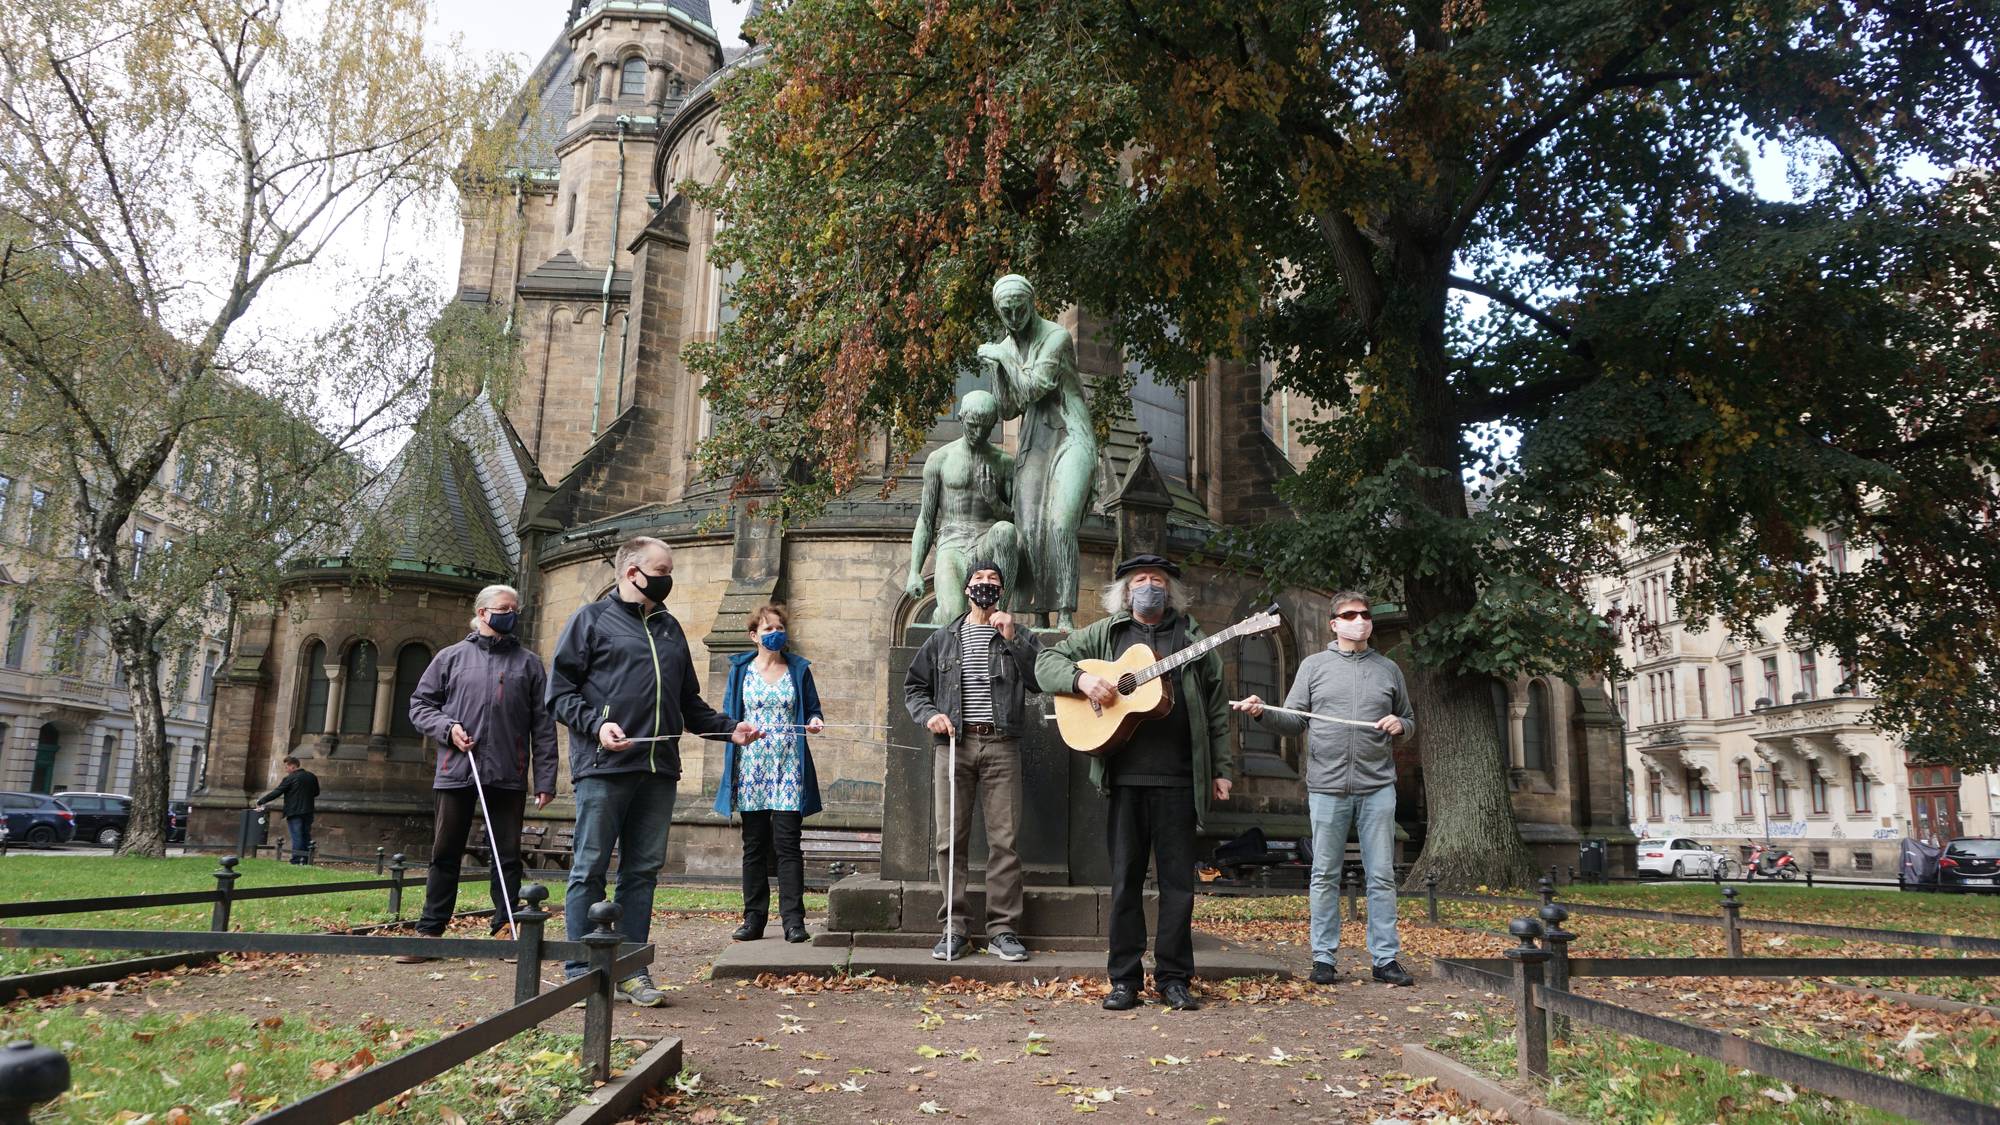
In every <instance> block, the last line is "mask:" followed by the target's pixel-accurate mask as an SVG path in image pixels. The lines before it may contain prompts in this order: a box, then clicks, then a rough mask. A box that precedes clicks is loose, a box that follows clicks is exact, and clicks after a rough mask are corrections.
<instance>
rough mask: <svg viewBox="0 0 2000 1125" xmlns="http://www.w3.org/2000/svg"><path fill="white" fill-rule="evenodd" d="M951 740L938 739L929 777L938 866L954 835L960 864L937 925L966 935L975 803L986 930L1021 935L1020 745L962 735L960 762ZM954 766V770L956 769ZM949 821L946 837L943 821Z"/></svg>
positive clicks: (1000, 737)
mask: <svg viewBox="0 0 2000 1125" xmlns="http://www.w3.org/2000/svg"><path fill="white" fill-rule="evenodd" d="M949 746H950V744H949V743H948V742H946V741H944V740H942V739H940V740H939V741H938V743H937V755H936V765H935V767H934V770H933V772H932V776H931V795H932V799H933V801H934V802H935V807H934V811H935V816H934V818H933V819H932V821H931V823H932V824H933V825H935V826H937V829H938V830H937V831H936V832H935V833H934V834H933V836H932V838H933V839H935V840H936V841H937V869H938V870H939V871H940V872H942V871H943V870H944V869H945V865H946V863H947V862H948V860H947V849H946V845H947V844H948V843H950V841H951V840H952V839H953V837H954V836H955V837H956V839H957V843H956V845H955V847H956V849H957V853H958V854H957V866H956V868H955V869H954V870H953V872H952V896H951V901H949V902H945V903H940V904H939V905H938V923H939V925H948V926H950V927H951V932H952V933H955V934H965V933H967V932H968V931H967V928H966V909H965V885H966V883H967V882H969V881H970V880H969V879H967V877H966V872H967V867H968V864H967V862H966V853H967V852H968V851H970V850H971V848H970V846H969V845H970V844H971V842H972V841H971V838H972V809H973V804H974V802H975V800H976V801H977V803H978V805H979V807H980V809H981V810H982V815H984V817H985V818H986V934H987V936H988V937H992V936H994V935H996V934H1005V933H1019V932H1020V930H1021V857H1020V854H1019V853H1018V852H1017V851H1016V850H1015V846H1014V841H1015V837H1016V835H1017V834H1018V833H1019V832H1020V829H1021V745H1020V741H1019V740H1018V739H1017V738H1015V737H1014V736H1013V735H992V734H985V735H981V734H974V735H963V736H961V737H960V738H959V740H958V760H957V761H956V762H952V761H951V760H950V758H951V754H950V752H949ZM954 767H956V768H954ZM954 785H955V786H957V788H958V822H957V823H956V824H952V820H951V810H950V806H949V803H948V802H949V801H950V800H951V789H950V788H948V787H949V786H954ZM948 824H949V825H951V827H952V830H953V832H952V835H947V834H946V832H945V828H944V826H945V825H948Z"/></svg>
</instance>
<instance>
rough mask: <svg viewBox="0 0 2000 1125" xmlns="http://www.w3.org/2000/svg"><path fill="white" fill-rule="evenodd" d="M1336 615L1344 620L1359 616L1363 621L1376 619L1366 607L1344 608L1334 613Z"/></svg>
mask: <svg viewBox="0 0 2000 1125" xmlns="http://www.w3.org/2000/svg"><path fill="white" fill-rule="evenodd" d="M1334 616H1335V617H1338V618H1340V619H1341V620H1342V621H1352V620H1354V619H1355V618H1357V617H1358V618H1360V619H1361V620H1363V621H1373V620H1375V615H1374V614H1372V613H1370V612H1368V611H1367V610H1365V609H1343V610H1341V611H1340V612H1339V613H1336V614H1334Z"/></svg>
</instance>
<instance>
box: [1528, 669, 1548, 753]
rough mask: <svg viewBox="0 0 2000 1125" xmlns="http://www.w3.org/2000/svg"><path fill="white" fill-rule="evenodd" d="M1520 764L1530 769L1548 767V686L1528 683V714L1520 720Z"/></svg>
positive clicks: (1537, 681) (1540, 682)
mask: <svg viewBox="0 0 2000 1125" xmlns="http://www.w3.org/2000/svg"><path fill="white" fill-rule="evenodd" d="M1521 764H1522V765H1524V766H1526V767H1527V768H1529V769H1531V770H1545V769H1548V768H1549V686H1548V685H1547V684H1545V683H1543V682H1542V681H1540V680H1535V681H1533V682H1531V683H1530V684H1529V685H1528V715H1527V718H1525V719H1523V720H1522V722H1521Z"/></svg>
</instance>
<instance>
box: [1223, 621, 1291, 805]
mask: <svg viewBox="0 0 2000 1125" xmlns="http://www.w3.org/2000/svg"><path fill="white" fill-rule="evenodd" d="M1236 652H1237V664H1236V697H1237V698H1239V699H1240V698H1242V697H1243V696H1246V695H1255V696H1257V697H1258V698H1259V699H1264V700H1269V701H1272V702H1276V701H1278V700H1282V699H1283V698H1284V697H1285V688H1284V674H1283V673H1284V670H1283V669H1282V668H1281V667H1279V663H1278V661H1279V657H1278V645H1277V642H1275V641H1273V640H1272V639H1271V638H1270V637H1269V636H1267V635H1258V636H1252V637H1245V638H1244V639H1243V640H1242V641H1240V642H1238V644H1237V650H1236ZM1234 725H1235V726H1236V728H1237V730H1239V731H1240V732H1241V736H1240V737H1241V739H1242V748H1243V757H1242V762H1243V775H1244V776H1245V777H1297V776H1298V774H1297V773H1296V772H1295V771H1293V769H1292V767H1291V766H1290V765H1289V764H1288V763H1287V762H1286V761H1285V758H1284V754H1283V752H1282V750H1281V748H1280V744H1279V739H1278V733H1277V732H1276V731H1274V730H1272V729H1271V728H1269V727H1267V726H1264V725H1263V724H1261V723H1238V724H1234Z"/></svg>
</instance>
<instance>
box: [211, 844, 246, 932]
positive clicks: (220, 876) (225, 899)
mask: <svg viewBox="0 0 2000 1125" xmlns="http://www.w3.org/2000/svg"><path fill="white" fill-rule="evenodd" d="M238 862H240V861H239V860H238V859H237V858H236V857H235V856H233V855H226V856H223V857H222V866H221V867H220V868H219V869H217V871H216V872H215V893H216V894H218V895H220V896H222V897H220V898H218V899H216V900H215V913H214V914H212V915H210V917H209V920H208V928H209V929H211V930H214V931H215V932H216V933H225V932H227V931H228V929H229V902H230V895H231V894H232V893H233V892H234V891H235V890H236V880H238V879H240V878H242V876H240V875H238V874H237V873H236V865H237V863H238Z"/></svg>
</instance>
